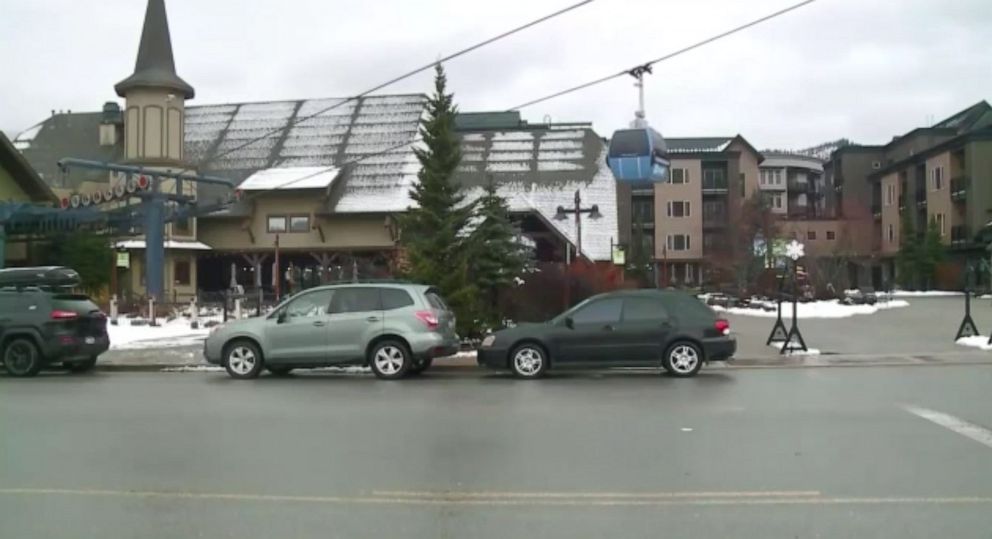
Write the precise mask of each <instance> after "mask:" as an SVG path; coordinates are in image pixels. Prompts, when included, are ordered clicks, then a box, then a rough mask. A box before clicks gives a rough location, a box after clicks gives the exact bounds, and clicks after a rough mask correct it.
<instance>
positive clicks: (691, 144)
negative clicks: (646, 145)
mask: <svg viewBox="0 0 992 539" xmlns="http://www.w3.org/2000/svg"><path fill="white" fill-rule="evenodd" d="M733 141H734V137H695V138H668V137H665V143H666V144H667V145H668V153H713V152H717V153H718V152H722V151H726V149H727V147H728V146H730V143H731V142H733Z"/></svg>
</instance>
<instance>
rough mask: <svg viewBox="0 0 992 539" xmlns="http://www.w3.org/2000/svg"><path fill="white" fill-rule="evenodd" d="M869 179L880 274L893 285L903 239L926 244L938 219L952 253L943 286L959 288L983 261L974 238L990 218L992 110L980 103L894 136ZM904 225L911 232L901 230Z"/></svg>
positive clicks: (941, 281) (980, 247) (981, 247)
mask: <svg viewBox="0 0 992 539" xmlns="http://www.w3.org/2000/svg"><path fill="white" fill-rule="evenodd" d="M867 180H868V182H867V183H869V185H870V186H871V189H872V202H873V206H872V209H873V218H874V223H875V224H874V227H873V229H872V230H873V236H874V239H875V242H874V247H875V252H876V253H877V255H878V258H879V263H878V264H877V266H876V269H875V272H876V273H877V274H878V275H879V277H880V278H881V279H883V280H886V281H888V280H894V279H895V278H896V277H897V275H896V263H895V259H896V256H897V254H898V252H899V247H900V245H901V242H902V241H903V240H904V239H909V238H904V236H905V235H906V234H909V233H912V234H914V236H913V237H912V238H911V239H913V240H915V241H920V240H922V238H923V235H924V233H925V231H926V228H927V226H928V225H929V223H930V222H934V223H936V225H937V227H938V229H939V231H940V236H941V240H942V241H943V242H944V244H945V245H947V247H948V250H949V255H950V256H949V260H948V262H947V263H946V264H945V265H944V267H943V268H942V271H938V281H939V282H938V283H937V284H938V286H942V287H947V288H956V287H959V286H961V283H962V281H961V271H962V270H963V268H964V266H965V264H966V263H967V262H968V261H969V260H973V259H976V258H979V257H982V256H984V245H983V244H980V243H979V242H978V241H977V240H976V236H977V235H978V234H979V233H981V232H982V231H983V229H984V228H985V227H986V225H987V223H988V222H989V219H990V216H992V107H990V106H989V104H988V103H987V102H985V101H982V102H980V103H978V104H976V105H973V106H971V107H969V108H967V109H965V110H963V111H960V112H958V113H956V114H954V115H952V116H951V117H949V118H947V119H945V120H943V121H941V122H938V123H937V124H935V125H933V126H932V127H926V128H918V129H914V130H913V131H911V132H909V133H907V134H906V135H904V136H902V137H898V138H896V139H894V140H893V141H892V142H891V143H890V144H889V145H887V146H886V147H885V155H884V164H882V165H881V166H879V167H878V168H877V170H874V171H873V172H872V173H870V174H869V175H868V178H867ZM904 222H907V223H909V224H910V225H911V226H912V227H913V230H912V232H910V231H906V230H902V227H903V223H904Z"/></svg>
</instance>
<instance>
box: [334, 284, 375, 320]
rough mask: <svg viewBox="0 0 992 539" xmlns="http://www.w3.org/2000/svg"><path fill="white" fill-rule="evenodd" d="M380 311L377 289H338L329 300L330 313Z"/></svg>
mask: <svg viewBox="0 0 992 539" xmlns="http://www.w3.org/2000/svg"><path fill="white" fill-rule="evenodd" d="M379 310H382V306H381V304H380V301H379V289H378V288H339V289H337V290H336V291H335V292H334V297H333V298H331V313H335V314H337V313H363V312H368V311H379Z"/></svg>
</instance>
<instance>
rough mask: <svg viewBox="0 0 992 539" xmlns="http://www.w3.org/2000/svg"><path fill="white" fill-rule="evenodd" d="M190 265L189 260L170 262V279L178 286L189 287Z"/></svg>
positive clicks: (190, 282)
mask: <svg viewBox="0 0 992 539" xmlns="http://www.w3.org/2000/svg"><path fill="white" fill-rule="evenodd" d="M189 268H190V263H189V260H186V259H181V260H175V261H173V262H172V278H173V279H174V280H175V281H176V284H178V285H184V286H186V285H190V284H192V281H191V280H190V269H189Z"/></svg>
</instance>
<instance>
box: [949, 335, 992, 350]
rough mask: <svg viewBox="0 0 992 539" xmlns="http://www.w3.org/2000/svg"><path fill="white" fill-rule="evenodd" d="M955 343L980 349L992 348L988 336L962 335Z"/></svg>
mask: <svg viewBox="0 0 992 539" xmlns="http://www.w3.org/2000/svg"><path fill="white" fill-rule="evenodd" d="M956 344H959V345H961V346H971V347H974V348H979V349H981V350H992V345H990V344H989V338H988V337H983V336H981V335H975V336H974V337H962V338H960V339H958V340H957V343H956Z"/></svg>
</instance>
